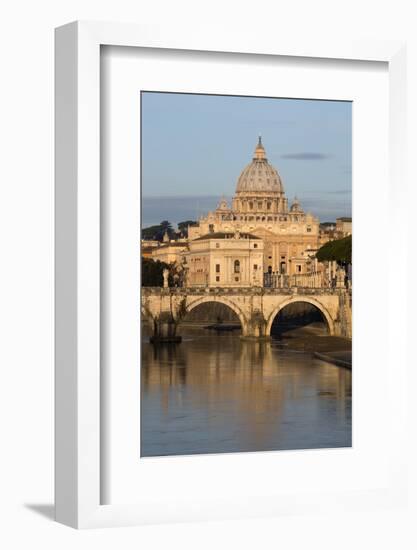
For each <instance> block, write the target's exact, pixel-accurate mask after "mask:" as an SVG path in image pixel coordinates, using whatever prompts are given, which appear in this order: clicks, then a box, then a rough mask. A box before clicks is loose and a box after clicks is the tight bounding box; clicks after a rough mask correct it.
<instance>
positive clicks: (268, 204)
mask: <svg viewBox="0 0 417 550" xmlns="http://www.w3.org/2000/svg"><path fill="white" fill-rule="evenodd" d="M268 183H269V180H268ZM266 208H267V209H268V210H271V203H270V202H267V203H266Z"/></svg>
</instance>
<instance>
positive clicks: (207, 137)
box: [141, 92, 352, 226]
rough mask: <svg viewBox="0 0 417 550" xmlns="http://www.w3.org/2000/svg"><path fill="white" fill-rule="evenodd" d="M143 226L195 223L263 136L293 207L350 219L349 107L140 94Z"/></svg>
mask: <svg viewBox="0 0 417 550" xmlns="http://www.w3.org/2000/svg"><path fill="white" fill-rule="evenodd" d="M141 100H142V129H141V130H142V151H141V154H142V212H143V226H146V225H151V224H153V223H158V222H159V221H161V220H163V219H169V220H170V221H172V222H174V223H177V222H178V221H182V220H184V219H195V218H196V217H197V216H198V215H203V214H205V213H206V211H207V210H208V209H210V208H214V207H215V206H216V203H217V201H218V200H219V199H220V198H221V197H222V196H225V197H226V198H230V197H232V196H233V194H234V191H235V188H236V183H237V179H238V177H239V175H240V173H241V171H242V170H243V168H244V167H245V166H246V165H247V164H249V163H250V162H251V160H252V157H253V151H254V149H255V146H256V143H257V141H258V136H259V135H261V136H262V142H263V145H264V147H265V150H266V155H267V158H268V160H269V162H270V163H271V164H272V165H273V166H274V167H275V168H276V169H277V170H278V172H279V174H280V176H281V179H282V181H283V185H284V190H285V193H286V196H287V197H288V199H289V202H290V203H291V201H292V199H293V198H294V196H295V195H296V196H297V197H298V199H299V200H300V202H301V205H302V206H303V208H304V209H305V210H306V211H310V212H312V213H313V214H315V215H317V216H319V218H320V221H333V220H334V219H335V218H336V217H338V216H350V215H351V154H352V153H351V149H352V148H351V140H352V124H351V113H352V109H351V103H350V102H344V101H318V100H296V99H281V98H257V97H237V96H211V95H198V94H176V93H158V92H142V94H141Z"/></svg>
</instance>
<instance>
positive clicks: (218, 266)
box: [216, 264, 220, 273]
mask: <svg viewBox="0 0 417 550" xmlns="http://www.w3.org/2000/svg"><path fill="white" fill-rule="evenodd" d="M216 273H220V264H216Z"/></svg>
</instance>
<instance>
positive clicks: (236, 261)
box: [234, 260, 240, 273]
mask: <svg viewBox="0 0 417 550" xmlns="http://www.w3.org/2000/svg"><path fill="white" fill-rule="evenodd" d="M234 272H235V273H240V262H239V260H235V263H234Z"/></svg>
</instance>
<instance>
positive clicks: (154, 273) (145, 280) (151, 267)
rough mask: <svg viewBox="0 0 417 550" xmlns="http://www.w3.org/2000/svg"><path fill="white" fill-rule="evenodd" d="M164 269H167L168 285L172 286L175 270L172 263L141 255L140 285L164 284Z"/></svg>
mask: <svg viewBox="0 0 417 550" xmlns="http://www.w3.org/2000/svg"><path fill="white" fill-rule="evenodd" d="M164 269H168V270H169V275H168V286H174V283H175V280H174V275H175V274H176V271H175V268H174V267H173V265H172V264H171V265H169V264H167V263H165V262H161V261H160V260H156V262H155V261H154V260H152V259H151V258H143V257H142V286H164V276H163V271H164Z"/></svg>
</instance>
